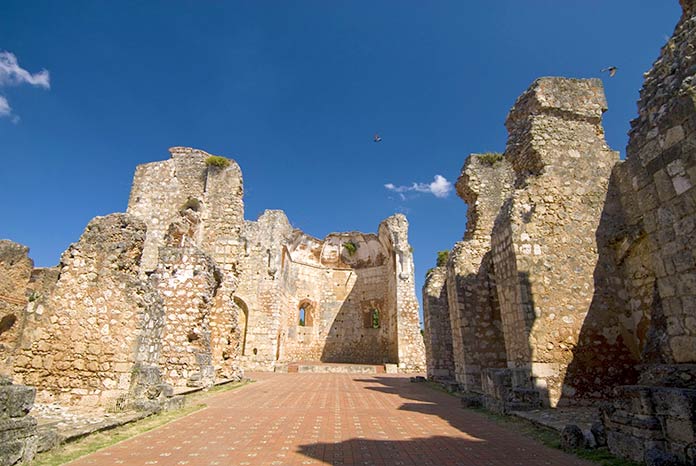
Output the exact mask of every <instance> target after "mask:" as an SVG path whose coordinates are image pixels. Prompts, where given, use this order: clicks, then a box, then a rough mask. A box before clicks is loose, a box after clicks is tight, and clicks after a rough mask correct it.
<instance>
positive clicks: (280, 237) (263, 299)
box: [235, 210, 293, 370]
mask: <svg viewBox="0 0 696 466" xmlns="http://www.w3.org/2000/svg"><path fill="white" fill-rule="evenodd" d="M292 230H293V228H292V226H290V222H289V221H288V219H287V217H286V216H285V213H284V212H283V211H280V210H267V211H265V212H264V213H263V214H262V215H261V216H260V217H259V218H258V220H257V221H255V222H252V221H247V222H246V223H245V225H244V229H243V231H242V239H241V244H242V251H243V252H242V254H241V256H240V259H239V266H238V270H239V278H238V282H239V286H238V288H237V290H236V292H235V297H236V300H237V304H239V305H240V310H246V316H245V322H246V327H245V329H243V330H242V335H245V339H244V341H243V342H242V348H243V354H242V355H241V359H240V360H241V363H242V365H243V367H244V368H245V369H249V370H272V369H273V368H274V367H275V364H276V361H277V360H278V359H279V358H280V351H281V346H282V345H281V343H282V341H283V338H284V337H283V335H282V332H283V330H285V329H284V328H283V326H282V325H281V323H282V322H284V321H285V315H286V313H287V310H288V308H289V297H288V296H287V293H286V289H287V284H285V285H284V284H283V283H287V282H286V269H284V267H283V254H284V253H283V251H284V249H285V244H286V243H287V241H288V239H289V237H290V235H291V234H292ZM241 317H242V316H240V321H242V320H244V319H243V318H241Z"/></svg>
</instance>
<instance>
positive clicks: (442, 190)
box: [384, 175, 452, 200]
mask: <svg viewBox="0 0 696 466" xmlns="http://www.w3.org/2000/svg"><path fill="white" fill-rule="evenodd" d="M384 187H385V188H387V189H388V190H389V191H393V192H395V193H399V196H400V197H401V200H405V199H406V196H405V194H404V193H407V192H418V193H430V194H432V195H433V196H435V197H439V198H445V197H447V196H449V193H450V192H451V191H452V183H450V182H449V181H447V178H445V177H444V176H442V175H435V178H434V179H433V182H432V183H412V184H411V185H410V186H396V185H394V184H393V183H387V184H385V185H384Z"/></svg>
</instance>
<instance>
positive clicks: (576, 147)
mask: <svg viewBox="0 0 696 466" xmlns="http://www.w3.org/2000/svg"><path fill="white" fill-rule="evenodd" d="M605 109H606V102H605V99H604V93H603V89H602V84H601V82H600V81H599V80H577V79H565V78H542V79H539V80H537V81H535V82H534V84H532V86H531V87H530V88H529V89H528V90H527V91H526V92H525V93H524V94H522V96H521V97H520V98H519V99H518V100H517V102H516V103H515V106H514V107H513V109H512V110H511V112H510V114H509V116H508V119H507V122H506V126H507V128H508V131H509V133H510V137H509V140H508V144H507V148H506V151H505V158H506V159H507V160H508V161H509V162H510V163H511V164H512V167H513V169H514V171H515V185H516V189H515V191H514V192H513V193H512V195H511V197H510V199H509V200H508V201H507V202H506V203H505V205H504V206H503V208H502V210H501V213H500V215H499V217H498V219H497V220H496V224H495V227H494V230H493V239H492V250H493V263H494V267H495V274H496V281H497V287H498V288H497V289H498V297H499V301H500V308H501V318H502V321H503V326H504V334H505V346H506V351H507V361H508V367H510V368H515V369H518V371H516V373H515V374H516V377H517V378H518V380H517V381H516V383H525V382H526V381H525V380H524V379H525V377H526V378H528V379H529V383H531V385H532V386H531V387H529V388H532V389H536V390H537V391H538V392H539V393H541V395H542V400H541V401H542V402H543V403H545V404H550V405H552V406H555V405H556V404H557V403H558V401H559V399H560V398H561V393H562V391H563V390H564V389H565V390H567V391H568V392H572V391H573V390H575V388H574V387H572V386H571V385H569V384H568V385H567V386H565V387H564V384H563V381H564V377H565V373H566V370H567V366H568V365H569V364H570V362H571V361H572V359H573V349H574V347H575V346H576V344H577V342H578V337H579V334H580V330H581V327H582V325H583V322H584V321H585V317H586V316H587V313H588V310H589V308H590V304H591V302H592V299H593V295H594V288H595V287H594V280H593V273H594V270H595V267H596V265H597V261H598V256H597V244H596V238H595V232H596V230H597V226H598V224H599V219H600V215H601V212H602V208H603V205H604V201H605V197H606V193H607V189H608V182H609V175H610V171H611V168H612V166H613V165H614V164H615V163H616V161H617V160H618V154H617V153H616V152H614V151H611V150H610V149H609V148H608V147H607V145H606V143H605V141H604V132H603V129H602V126H601V116H602V112H603V111H604V110H605ZM522 373H525V375H520V374H522Z"/></svg>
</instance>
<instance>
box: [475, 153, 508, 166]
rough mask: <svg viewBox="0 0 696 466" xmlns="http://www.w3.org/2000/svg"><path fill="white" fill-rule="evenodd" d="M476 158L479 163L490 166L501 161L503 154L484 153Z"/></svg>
mask: <svg viewBox="0 0 696 466" xmlns="http://www.w3.org/2000/svg"><path fill="white" fill-rule="evenodd" d="M477 157H478V159H479V161H481V162H483V163H485V164H488V165H491V166H493V165H495V164H496V163H498V162H500V161H501V160H503V154H501V153H499V152H486V153H485V154H479V155H478V156H477Z"/></svg>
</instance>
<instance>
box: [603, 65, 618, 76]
mask: <svg viewBox="0 0 696 466" xmlns="http://www.w3.org/2000/svg"><path fill="white" fill-rule="evenodd" d="M616 70H618V68H617V67H615V66H610V67H608V68H604V69H603V70H602V73H606V72H607V71H608V72H609V77H610V78H613V77H614V75H615V74H616Z"/></svg>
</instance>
